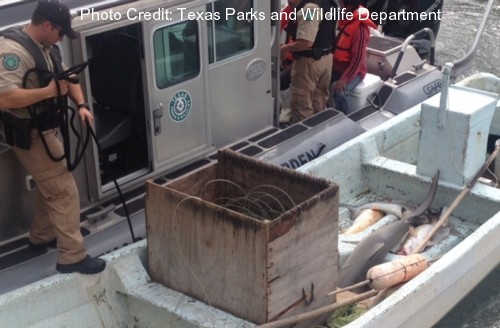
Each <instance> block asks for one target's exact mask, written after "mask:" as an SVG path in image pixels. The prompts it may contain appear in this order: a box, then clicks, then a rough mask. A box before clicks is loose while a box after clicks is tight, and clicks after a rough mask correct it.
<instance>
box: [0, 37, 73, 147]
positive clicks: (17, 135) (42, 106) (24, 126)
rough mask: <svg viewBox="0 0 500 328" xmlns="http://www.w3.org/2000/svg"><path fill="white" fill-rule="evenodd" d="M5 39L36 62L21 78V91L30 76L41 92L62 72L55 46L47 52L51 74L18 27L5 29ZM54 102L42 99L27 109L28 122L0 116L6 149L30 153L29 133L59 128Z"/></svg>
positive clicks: (33, 44)
mask: <svg viewBox="0 0 500 328" xmlns="http://www.w3.org/2000/svg"><path fill="white" fill-rule="evenodd" d="M0 35H1V36H3V37H4V38H8V39H11V40H14V41H16V42H18V43H19V44H21V45H22V46H23V47H24V48H26V49H27V50H28V51H29V52H30V54H31V56H32V57H33V59H34V61H35V67H32V68H30V69H28V71H27V72H26V74H25V76H24V77H23V82H22V84H23V88H26V81H27V79H28V77H29V74H31V73H34V74H37V77H38V82H39V86H38V87H40V88H42V87H46V86H47V85H48V84H49V83H50V81H51V80H52V79H53V78H54V77H55V76H57V75H58V73H59V72H62V71H63V67H62V57H61V53H60V51H59V48H58V47H57V46H53V47H52V48H51V51H50V59H51V61H52V65H53V67H54V72H52V71H50V70H49V66H48V65H47V62H46V61H45V56H44V54H43V52H42V51H41V50H40V48H39V46H38V45H37V44H36V43H35V41H33V40H32V39H31V38H30V37H29V35H27V34H26V33H25V32H23V30H22V28H20V27H12V28H8V29H6V30H4V31H1V32H0ZM57 109H58V105H57V99H56V98H50V99H45V100H42V101H40V102H37V103H35V104H33V105H31V106H29V108H28V110H29V112H30V114H31V116H32V118H31V119H20V118H17V117H14V116H13V115H11V114H9V113H5V112H0V121H2V122H3V126H4V132H5V139H6V142H7V143H8V144H9V145H15V146H17V147H19V148H21V149H29V148H30V146H31V137H30V132H31V130H32V129H38V130H39V131H44V130H48V129H53V128H56V127H58V126H59V121H60V120H59V114H58V111H57Z"/></svg>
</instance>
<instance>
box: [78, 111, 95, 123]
mask: <svg viewBox="0 0 500 328" xmlns="http://www.w3.org/2000/svg"><path fill="white" fill-rule="evenodd" d="M78 114H79V115H80V119H81V120H82V123H84V122H85V121H88V122H89V123H90V124H92V122H94V115H92V113H91V112H90V111H89V110H88V109H87V108H85V107H82V108H80V110H79V111H78Z"/></svg>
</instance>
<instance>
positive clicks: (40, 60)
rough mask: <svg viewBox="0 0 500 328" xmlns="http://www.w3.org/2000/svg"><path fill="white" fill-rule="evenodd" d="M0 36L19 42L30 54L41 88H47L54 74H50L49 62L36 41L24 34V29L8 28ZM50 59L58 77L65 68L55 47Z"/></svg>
mask: <svg viewBox="0 0 500 328" xmlns="http://www.w3.org/2000/svg"><path fill="white" fill-rule="evenodd" d="M0 35H1V36H3V37H5V38H8V39H12V40H14V41H16V42H18V43H19V44H21V45H22V46H23V47H24V48H26V49H27V50H28V51H29V52H30V54H31V56H32V57H33V59H34V60H35V67H33V68H35V69H36V71H35V73H36V74H37V75H38V81H39V83H40V86H39V87H45V86H47V85H48V84H49V82H50V80H51V79H52V78H53V74H52V73H51V72H50V70H49V67H48V65H47V62H46V61H45V56H44V55H43V53H42V51H41V50H40V48H39V46H38V45H37V44H36V43H35V41H33V40H32V39H31V38H30V37H29V35H28V34H26V33H25V32H23V30H22V27H11V28H8V29H6V30H4V31H2V32H0ZM50 59H51V60H52V64H53V66H54V73H56V76H57V73H59V72H62V71H63V67H62V57H61V52H60V51H59V48H58V47H57V46H55V45H54V46H53V47H52V49H51V51H50Z"/></svg>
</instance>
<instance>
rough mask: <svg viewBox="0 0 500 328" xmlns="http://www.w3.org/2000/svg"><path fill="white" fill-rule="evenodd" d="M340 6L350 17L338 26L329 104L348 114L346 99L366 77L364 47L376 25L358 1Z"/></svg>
mask: <svg viewBox="0 0 500 328" xmlns="http://www.w3.org/2000/svg"><path fill="white" fill-rule="evenodd" d="M339 3H340V5H341V7H344V8H346V10H347V11H348V12H352V13H353V16H352V19H344V20H341V21H339V24H338V30H339V33H338V35H337V42H336V45H335V51H334V53H333V70H332V85H331V86H330V101H329V103H330V105H333V101H334V102H335V108H336V109H338V110H340V111H342V112H344V113H346V114H349V113H350V111H349V108H347V97H348V96H349V93H350V92H351V91H352V90H353V89H354V88H355V87H356V86H357V85H358V84H359V83H360V82H361V81H363V79H364V77H365V75H366V72H367V66H366V47H367V46H368V41H369V40H370V28H374V29H376V28H377V25H375V23H373V22H372V21H371V20H370V19H369V18H368V17H369V13H368V9H366V8H365V7H363V6H361V5H360V0H339ZM332 96H333V101H332Z"/></svg>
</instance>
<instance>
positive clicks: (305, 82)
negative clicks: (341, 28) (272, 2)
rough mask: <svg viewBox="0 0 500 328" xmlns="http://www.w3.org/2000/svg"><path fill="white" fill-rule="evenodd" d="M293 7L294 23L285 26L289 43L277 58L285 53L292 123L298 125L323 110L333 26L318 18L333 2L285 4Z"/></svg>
mask: <svg viewBox="0 0 500 328" xmlns="http://www.w3.org/2000/svg"><path fill="white" fill-rule="evenodd" d="M292 2H293V3H298V4H297V8H296V11H297V17H296V18H297V19H296V20H290V21H289V23H288V26H287V30H288V33H289V34H290V35H291V37H292V40H293V41H292V42H290V43H287V44H284V45H282V46H281V58H286V57H287V54H288V53H289V52H292V53H293V56H294V58H295V60H294V61H293V64H292V70H291V94H292V96H291V103H290V107H291V110H292V122H299V121H301V120H303V119H305V118H308V117H310V116H312V115H313V114H315V113H318V112H320V111H323V110H324V109H325V108H326V101H327V99H328V87H329V85H330V77H331V69H332V46H333V44H334V40H335V33H334V32H335V31H334V29H335V22H334V21H333V20H331V19H326V18H324V16H322V15H321V9H322V11H323V12H324V13H326V12H329V11H331V10H332V9H333V8H334V7H335V2H334V1H333V0H300V1H297V0H293V1H292V0H289V1H288V3H289V4H291V3H292Z"/></svg>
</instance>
